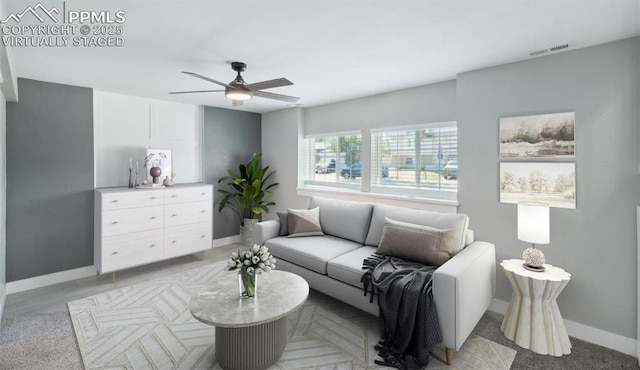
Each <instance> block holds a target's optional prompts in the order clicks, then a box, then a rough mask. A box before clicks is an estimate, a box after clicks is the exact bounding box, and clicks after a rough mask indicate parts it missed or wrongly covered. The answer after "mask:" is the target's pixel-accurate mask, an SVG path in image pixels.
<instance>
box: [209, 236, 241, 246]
mask: <svg viewBox="0 0 640 370" xmlns="http://www.w3.org/2000/svg"><path fill="white" fill-rule="evenodd" d="M234 243H240V234H238V235H232V236H227V237H226V238H220V239H213V245H212V248H218V247H223V246H225V245H229V244H234Z"/></svg>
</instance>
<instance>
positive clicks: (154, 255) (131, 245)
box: [99, 230, 164, 274]
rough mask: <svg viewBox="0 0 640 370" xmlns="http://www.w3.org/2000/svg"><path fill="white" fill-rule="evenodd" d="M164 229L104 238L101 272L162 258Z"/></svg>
mask: <svg viewBox="0 0 640 370" xmlns="http://www.w3.org/2000/svg"><path fill="white" fill-rule="evenodd" d="M162 243H163V232H162V230H152V231H144V232H140V233H133V234H126V235H116V236H108V237H105V238H102V255H101V258H102V266H101V268H100V271H99V272H100V273H101V274H103V273H105V272H111V271H116V270H121V269H124V268H127V267H131V266H137V265H142V264H145V263H149V262H154V261H157V260H161V259H162V258H163V257H164V249H163V246H162Z"/></svg>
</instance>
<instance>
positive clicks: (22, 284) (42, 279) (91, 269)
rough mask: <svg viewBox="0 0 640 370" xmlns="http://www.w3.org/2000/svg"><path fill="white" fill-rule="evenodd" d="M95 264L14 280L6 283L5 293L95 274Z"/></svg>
mask: <svg viewBox="0 0 640 370" xmlns="http://www.w3.org/2000/svg"><path fill="white" fill-rule="evenodd" d="M97 273H98V271H97V270H96V268H95V266H85V267H80V268H77V269H73V270H66V271H60V272H54V273H52V274H47V275H40V276H35V277H32V278H28V279H23V280H16V281H11V282H9V283H7V291H6V293H7V294H13V293H19V292H24V291H26V290H31V289H36V288H42V287H45V286H49V285H54V284H59V283H64V282H67V281H71V280H76V279H82V278H85V277H88V276H93V275H96V274H97Z"/></svg>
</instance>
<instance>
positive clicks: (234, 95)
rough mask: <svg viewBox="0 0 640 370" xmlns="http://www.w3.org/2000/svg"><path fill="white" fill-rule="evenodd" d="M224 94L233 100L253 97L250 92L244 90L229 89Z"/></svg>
mask: <svg viewBox="0 0 640 370" xmlns="http://www.w3.org/2000/svg"><path fill="white" fill-rule="evenodd" d="M224 95H225V96H226V97H227V98H228V99H231V100H249V99H251V97H252V96H251V93H250V92H248V91H242V90H235V91H234V90H231V91H229V90H227V91H225V93H224Z"/></svg>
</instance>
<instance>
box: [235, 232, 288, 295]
mask: <svg viewBox="0 0 640 370" xmlns="http://www.w3.org/2000/svg"><path fill="white" fill-rule="evenodd" d="M275 268H276V259H275V258H273V256H272V255H271V253H269V249H268V248H267V247H265V246H262V247H261V246H259V245H258V244H254V245H253V247H251V249H249V250H246V251H238V252H233V253H231V259H230V260H229V262H228V263H227V266H226V267H225V270H227V271H231V270H238V291H239V293H240V298H252V297H254V296H255V295H256V294H257V293H258V275H261V274H262V273H263V272H269V271H271V270H274V269H275Z"/></svg>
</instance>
